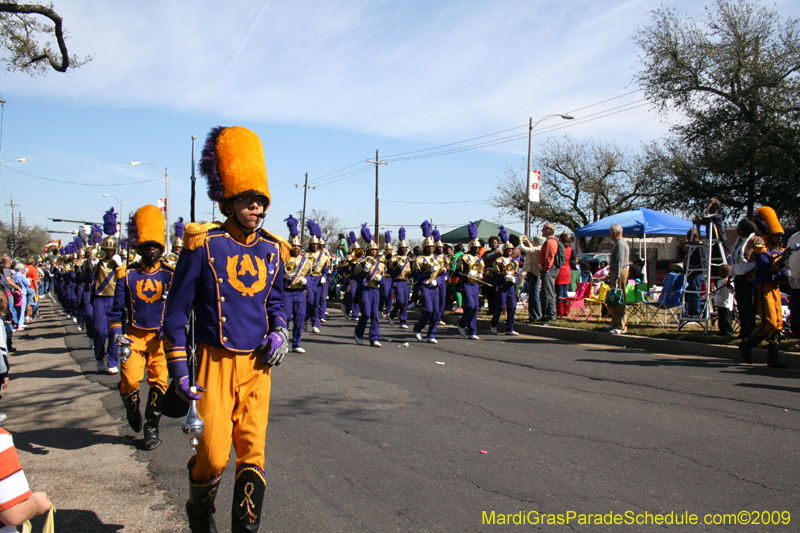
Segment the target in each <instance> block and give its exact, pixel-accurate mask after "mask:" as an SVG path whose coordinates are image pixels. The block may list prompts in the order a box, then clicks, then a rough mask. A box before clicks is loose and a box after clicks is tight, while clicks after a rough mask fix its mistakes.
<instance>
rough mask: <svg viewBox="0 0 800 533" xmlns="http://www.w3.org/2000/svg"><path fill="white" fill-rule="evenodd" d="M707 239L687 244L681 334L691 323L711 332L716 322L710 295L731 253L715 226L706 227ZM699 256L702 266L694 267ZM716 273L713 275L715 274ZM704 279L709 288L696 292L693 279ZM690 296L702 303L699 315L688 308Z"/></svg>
mask: <svg viewBox="0 0 800 533" xmlns="http://www.w3.org/2000/svg"><path fill="white" fill-rule="evenodd" d="M706 237H707V239H708V242H703V241H702V240H701V241H700V242H699V243H697V244H689V243H686V282H687V285H686V287H685V288H684V290H683V293H682V294H681V313H680V315H679V316H678V331H680V330H681V328H682V327H683V326H684V325H686V324H690V323H698V324H702V325H703V330H704V331H705V333H706V334H707V333H708V325H709V323H710V322H711V320H712V317H711V313H712V311H713V308H714V302H713V300H712V299H711V297H710V295H711V293H713V292H714V290H715V288H716V286H717V280H719V275H718V274H719V267H721V266H722V265H727V264H728V254H727V253H726V252H725V246H723V244H722V241H721V240H720V239H719V238H717V235H716V234H715V232H714V228H712V223H711V222H709V223H708V224H707V225H706ZM695 253H697V254H699V255H700V265H692V263H693V261H692V257H693V256H694V255H695ZM712 274H713V275H712ZM701 275H702V276H704V277H705V282H706V288H705V290H703V288H702V287H700V286H698V287H697V288H696V289H692V288H691V286H690V285H689V278H690V277H696V276H701ZM687 296H694V297H696V298H697V299H698V300H699V301H700V302H701V312H700V315H699V316H692V315H690V314H689V310H688V309H687V306H686V304H687V300H688V299H687Z"/></svg>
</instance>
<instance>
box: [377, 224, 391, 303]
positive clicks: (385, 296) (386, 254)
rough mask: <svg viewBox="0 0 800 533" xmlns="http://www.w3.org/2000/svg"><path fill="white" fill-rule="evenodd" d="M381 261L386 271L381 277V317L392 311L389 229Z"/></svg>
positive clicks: (384, 238)
mask: <svg viewBox="0 0 800 533" xmlns="http://www.w3.org/2000/svg"><path fill="white" fill-rule="evenodd" d="M380 261H381V263H383V270H384V272H385V273H386V275H384V276H383V277H382V278H381V286H380V291H381V299H380V302H379V304H378V309H380V311H381V317H382V318H386V316H387V315H388V314H389V313H390V312H391V311H392V282H393V280H392V277H391V276H390V275H388V273H389V265H390V263H391V261H392V232H391V231H387V232H386V233H384V234H383V253H382V254H380Z"/></svg>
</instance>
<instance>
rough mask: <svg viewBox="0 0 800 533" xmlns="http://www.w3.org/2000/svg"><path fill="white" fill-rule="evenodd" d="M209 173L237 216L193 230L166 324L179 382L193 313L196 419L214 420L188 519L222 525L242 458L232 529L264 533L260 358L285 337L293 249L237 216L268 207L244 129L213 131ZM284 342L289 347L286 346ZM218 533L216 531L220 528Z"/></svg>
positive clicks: (198, 459)
mask: <svg viewBox="0 0 800 533" xmlns="http://www.w3.org/2000/svg"><path fill="white" fill-rule="evenodd" d="M200 173H201V174H202V175H203V176H205V178H206V179H207V181H208V184H209V197H210V198H211V200H212V201H216V202H220V204H221V205H220V207H221V212H223V213H225V214H226V215H227V216H228V219H227V220H226V221H225V223H224V224H219V223H212V224H206V225H203V226H201V225H198V224H195V223H189V224H187V225H186V228H185V233H184V246H185V247H184V250H183V251H182V252H181V256H180V260H179V261H178V264H177V267H176V270H175V277H174V281H173V285H172V290H171V292H170V295H169V299H168V301H167V313H166V318H165V320H164V337H165V340H164V344H165V347H166V352H167V364H168V368H169V373H170V376H171V377H172V378H174V379H178V380H179V381H183V380H185V379H186V376H187V375H188V374H189V369H188V366H187V346H188V341H187V338H186V324H187V322H188V320H189V314H190V311H191V310H192V308H194V314H195V339H196V341H197V358H198V370H197V383H198V385H199V386H200V387H202V388H204V389H205V391H206V392H203V394H202V396H200V398H199V399H198V400H197V411H198V414H199V415H200V417H201V418H202V419H203V420H204V422H205V431H204V433H203V435H202V437H200V439H199V444H198V446H197V455H195V456H193V457H192V458H191V459H190V460H189V465H188V466H189V481H190V489H189V500H188V502H187V504H186V511H187V515H188V518H189V525H190V527H191V529H192V531H209V528H210V527H212V526H213V524H214V516H213V511H214V498H215V496H216V491H217V489H218V487H219V483H220V479H221V477H222V473H223V471H224V470H225V466H226V465H227V463H228V458H229V456H230V449H231V445H233V447H234V449H235V450H236V480H235V483H234V497H233V507H232V513H231V514H232V516H231V519H232V522H233V526H232V531H256V530H257V529H258V523H259V517H260V513H261V506H262V504H263V499H264V492H265V489H266V478H265V475H264V470H263V468H264V461H265V458H264V447H265V443H266V431H267V422H268V415H269V399H270V389H271V368H270V367H269V366H267V364H265V362H264V360H263V358H262V355H263V352H262V351H261V350H262V349H263V348H264V347H265V346H269V344H268V343H269V339H272V338H273V336H278V335H285V332H286V326H287V323H286V315H285V313H284V300H283V288H284V261H285V260H286V259H288V257H289V246H288V243H287V242H286V241H285V240H284V239H282V238H280V237H277V236H274V235H272V234H270V233H268V232H266V231H264V230H261V229H254V230H251V231H248V232H245V230H244V229H243V226H241V225H240V224H241V222H239V221H238V219H237V218H236V214H235V213H234V212H233V211H232V210H231V207H230V205H232V204H233V203H234V202H235V201H236V199H237V198H239V197H247V196H253V195H257V196H258V197H263V201H264V202H265V203H264V204H262V205H264V207H265V208H266V207H267V206H268V205H269V199H270V195H269V186H268V183H267V173H266V165H265V163H264V149H263V147H262V145H261V141H260V139H259V138H258V136H257V135H256V134H255V133H253V132H252V131H250V130H248V129H246V128H242V127H238V126H236V127H231V128H214V129H213V130H212V131H211V133H210V134H209V135H208V138H207V140H206V144H205V147H204V148H203V154H202V160H201V162H200ZM283 342H288V341H286V340H284V341H283ZM211 530H214V529H211Z"/></svg>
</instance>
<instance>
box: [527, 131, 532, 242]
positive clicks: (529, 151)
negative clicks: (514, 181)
mask: <svg viewBox="0 0 800 533" xmlns="http://www.w3.org/2000/svg"><path fill="white" fill-rule="evenodd" d="M532 137H533V117H530V118H529V119H528V167H527V169H526V171H525V176H526V178H525V179H526V182H527V184H528V186H527V187H525V235H526V236H530V234H531V197H530V194H531V141H532Z"/></svg>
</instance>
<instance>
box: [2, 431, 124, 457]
mask: <svg viewBox="0 0 800 533" xmlns="http://www.w3.org/2000/svg"><path fill="white" fill-rule="evenodd" d="M14 444H15V445H16V447H17V448H18V449H20V450H24V451H26V452H28V453H32V454H34V455H45V454H47V453H49V450H47V448H58V449H60V450H79V449H81V448H88V447H89V446H94V445H95V444H122V445H125V446H129V445H130V439H129V438H127V437H125V436H120V435H103V434H99V433H97V432H96V431H95V430H92V429H86V428H48V429H35V430H32V431H22V432H19V433H14Z"/></svg>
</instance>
